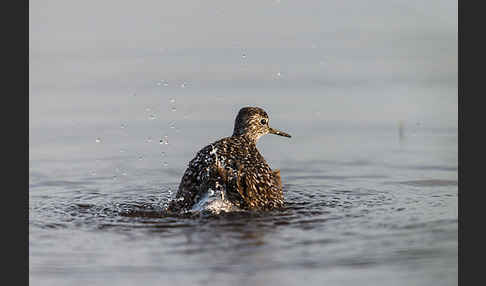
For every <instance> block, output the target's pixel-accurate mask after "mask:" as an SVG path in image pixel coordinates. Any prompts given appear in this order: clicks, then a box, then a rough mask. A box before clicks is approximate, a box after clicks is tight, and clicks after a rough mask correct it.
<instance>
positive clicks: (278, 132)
mask: <svg viewBox="0 0 486 286" xmlns="http://www.w3.org/2000/svg"><path fill="white" fill-rule="evenodd" d="M269 133H271V134H275V135H280V136H284V137H289V138H290V137H292V136H290V134H287V133H285V132H283V131H280V130H278V129H275V128H272V127H269Z"/></svg>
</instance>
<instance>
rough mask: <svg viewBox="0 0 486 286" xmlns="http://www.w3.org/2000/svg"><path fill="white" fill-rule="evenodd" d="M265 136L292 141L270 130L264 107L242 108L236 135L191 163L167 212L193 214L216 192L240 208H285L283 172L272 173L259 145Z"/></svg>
mask: <svg viewBox="0 0 486 286" xmlns="http://www.w3.org/2000/svg"><path fill="white" fill-rule="evenodd" d="M265 134H275V135H280V136H284V137H288V138H291V136H290V135H289V134H288V133H285V132H283V131H280V130H278V129H275V128H272V127H270V125H269V117H268V114H267V113H266V112H265V110H263V109H262V108H260V107H252V106H247V107H243V108H241V109H240V110H239V111H238V114H237V116H236V119H235V123H234V129H233V134H232V136H230V137H225V138H222V139H220V140H218V141H215V142H213V143H211V144H209V145H207V146H206V147H204V148H202V149H201V150H200V151H199V152H197V153H196V155H195V157H194V158H193V159H192V160H191V161H190V162H189V164H188V167H187V169H186V170H185V172H184V174H183V176H182V178H181V181H180V184H179V188H178V190H177V193H176V195H175V198H174V199H172V200H171V201H170V202H169V204H168V207H167V210H168V211H170V212H181V211H190V210H191V209H193V208H194V207H195V206H196V205H197V204H198V203H200V202H201V200H203V198H205V197H207V196H208V194H213V193H214V192H215V191H217V192H218V193H220V194H221V197H222V199H223V200H226V201H227V202H229V203H230V205H231V206H232V207H236V208H237V209H241V210H263V211H264V210H272V209H277V208H283V207H284V197H283V191H282V180H281V177H280V170H279V169H276V170H272V169H271V168H270V166H269V165H268V163H267V162H266V161H265V158H263V156H262V155H261V154H260V152H259V151H258V149H257V146H256V143H257V141H258V139H259V138H260V137H262V136H263V135H265Z"/></svg>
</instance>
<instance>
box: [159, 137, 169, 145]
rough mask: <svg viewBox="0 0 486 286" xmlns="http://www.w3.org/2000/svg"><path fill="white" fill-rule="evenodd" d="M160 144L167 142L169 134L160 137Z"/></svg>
mask: <svg viewBox="0 0 486 286" xmlns="http://www.w3.org/2000/svg"><path fill="white" fill-rule="evenodd" d="M160 144H161V145H162V144H164V145H167V144H169V136H167V135H166V136H164V138H162V139H160Z"/></svg>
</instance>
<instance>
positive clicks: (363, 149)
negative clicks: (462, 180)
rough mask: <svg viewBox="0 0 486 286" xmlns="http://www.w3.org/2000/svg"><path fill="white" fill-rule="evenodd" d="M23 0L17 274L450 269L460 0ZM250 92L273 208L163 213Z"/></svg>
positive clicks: (114, 279) (322, 274) (68, 280)
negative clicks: (263, 127)
mask: <svg viewBox="0 0 486 286" xmlns="http://www.w3.org/2000/svg"><path fill="white" fill-rule="evenodd" d="M181 2H182V1H181ZM29 9H30V16H29V17H30V22H29V24H30V34H29V37H30V48H29V61H30V65H29V69H30V71H29V73H30V77H29V89H30V95H29V174H30V176H29V274H30V279H29V280H30V284H31V285H106V284H113V285H135V284H137V285H228V284H235V285H300V284H302V283H304V284H307V285H324V284H326V285H356V284H360V285H457V229H458V226H457V224H458V222H457V191H458V190H457V179H458V178H457V176H458V172H457V168H458V166H457V135H458V134H457V133H458V129H457V3H455V2H453V1H427V2H423V3H422V2H420V1H377V2H372V3H365V2H362V1H341V2H339V3H337V2H331V1H305V2H303V1H245V2H231V3H230V2H229V1H211V2H202V1H201V2H197V1H184V2H182V3H179V2H176V1H174V2H171V1H148V2H143V3H139V2H129V1H121V2H120V1H103V2H98V1H97V2H95V1H83V2H68V1H42V2H41V1H35V2H31V3H30V8H29ZM166 85H167V86H166ZM246 105H256V106H261V107H263V108H265V109H266V111H267V112H268V113H269V115H270V125H272V126H273V127H276V128H279V129H282V130H284V131H286V132H288V133H290V134H292V136H293V137H292V138H291V139H288V138H283V137H278V136H271V135H267V136H264V137H262V138H261V139H260V141H259V143H258V147H259V149H260V151H261V153H262V154H263V155H264V157H265V158H266V159H267V161H268V163H269V164H270V166H271V167H272V168H280V169H281V175H282V181H283V184H284V194H285V198H286V201H287V206H286V208H285V209H284V210H282V211H274V212H269V213H238V214H226V215H220V216H217V217H167V216H165V215H163V213H162V212H161V209H162V207H163V205H164V204H165V203H166V202H167V200H168V199H169V198H170V196H171V195H173V194H174V192H175V190H176V189H177V186H178V183H179V180H180V177H181V176H182V173H183V171H184V169H185V166H186V165H187V162H188V161H189V160H191V159H192V158H193V156H194V154H195V152H197V151H198V150H199V149H200V148H202V147H204V146H205V145H207V144H208V143H211V142H212V141H214V140H217V139H219V138H221V137H224V136H229V135H231V132H232V129H233V120H234V117H235V115H236V113H237V111H238V109H239V108H241V107H242V106H246ZM165 136H167V137H165ZM161 139H162V140H163V142H168V144H160V140H161Z"/></svg>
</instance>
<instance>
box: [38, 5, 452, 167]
mask: <svg viewBox="0 0 486 286" xmlns="http://www.w3.org/2000/svg"><path fill="white" fill-rule="evenodd" d="M29 9H30V35H29V41H30V47H29V60H30V65H29V67H30V71H29V78H30V81H29V88H30V97H29V99H30V100H29V118H30V121H29V126H30V128H29V131H30V148H29V150H30V156H31V157H37V156H38V157H42V154H49V157H51V155H55V154H58V155H59V156H61V157H62V156H79V157H82V158H88V157H93V156H98V154H95V153H93V152H94V151H93V150H90V149H88V150H86V152H83V151H82V150H81V149H80V148H79V146H80V145H83V146H85V147H86V148H88V147H87V146H90V145H95V144H89V143H94V142H95V139H96V138H97V137H100V138H101V140H104V141H105V142H110V141H117V143H119V144H122V143H123V142H120V141H123V140H124V139H122V138H123V137H120V136H121V135H120V134H118V133H122V132H132V131H133V132H136V130H134V129H135V128H138V127H140V126H144V127H147V132H145V134H143V136H142V134H140V136H142V137H150V136H151V137H152V138H153V140H154V141H157V140H159V139H160V137H162V136H166V135H167V136H169V138H170V139H169V140H170V141H171V143H172V142H173V143H177V145H179V144H181V141H186V140H187V139H188V138H190V137H191V134H188V132H185V128H187V127H198V128H200V129H203V130H205V135H204V136H203V137H202V138H200V139H201V140H200V141H197V143H200V144H199V145H201V144H204V142H209V141H211V140H214V139H217V138H219V137H223V136H224V135H228V136H229V135H230V134H231V132H232V128H233V120H234V117H235V115H236V113H237V111H238V109H239V108H240V107H242V106H246V105H256V106H262V107H264V108H265V109H266V110H267V112H268V113H269V115H270V116H271V120H272V121H271V123H272V124H273V125H275V127H277V128H281V129H283V130H287V131H289V132H290V133H293V134H294V138H295V139H294V142H296V141H297V142H300V141H299V140H302V141H303V142H308V141H310V140H311V138H312V135H309V134H307V132H303V131H302V130H303V128H320V127H322V126H329V128H335V129H343V128H346V127H349V126H357V125H359V126H367V127H371V126H374V127H379V126H380V127H384V126H391V127H393V128H396V127H397V126H398V125H400V124H402V125H403V127H404V129H405V130H406V129H412V128H416V127H435V128H457V46H458V45H457V3H456V1H425V2H424V1H373V2H371V3H367V2H362V1H340V2H335V1H305V2H303V3H302V2H300V1H231V2H228V1H144V2H143V3H138V2H133V1H83V2H74V1H33V2H31V3H30V8H29ZM173 109H175V110H174V111H172V110H173ZM151 116H153V117H151ZM150 118H152V119H153V120H150ZM401 121H402V123H400V122H401ZM122 124H125V125H126V127H127V128H126V130H120V129H121V128H119V127H120V126H121V125H122ZM171 124H173V125H175V128H174V129H172V128H170V127H171V126H170V125H171ZM115 127H116V128H115ZM85 129H86V130H85ZM213 129H214V130H213ZM109 130H110V131H109ZM176 130H179V131H180V133H176V132H175V131H176ZM186 130H187V129H186ZM84 132H89V133H90V134H91V132H93V133H92V135H93V136H94V137H93V136H89V135H87V134H85V133H84ZM393 132H395V131H393ZM304 134H305V135H304ZM394 134H396V132H395V133H394ZM81 135H86V136H81ZM117 136H118V137H117ZM74 137H76V138H75V141H76V142H77V144H71V145H69V146H68V145H67V144H66V143H65V142H66V140H68V141H69V140H71V139H74ZM140 139H146V138H140ZM274 140H278V141H280V140H281V138H278V139H274V138H272V139H268V140H267V139H265V140H264V141H271V142H273V141H274ZM278 144H279V146H280V145H281V143H280V142H279V143H278ZM284 144H285V143H284ZM262 145H264V143H262ZM181 147H182V146H181ZM186 147H187V148H189V146H184V149H185V148H186ZM192 147H193V148H192V149H194V148H195V146H192ZM201 147H202V146H201ZM49 148H55V149H56V152H55V153H53V154H51V153H50V152H49V151H48V150H47V149H49ZM96 148H99V146H96ZM64 149H69V150H64ZM268 149H269V148H268ZM64 151H65V152H64ZM103 152H105V150H104V151H103ZM140 152H142V150H140ZM61 154H62V155H61ZM281 155H282V154H281ZM174 163H175V164H177V163H176V162H174Z"/></svg>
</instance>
